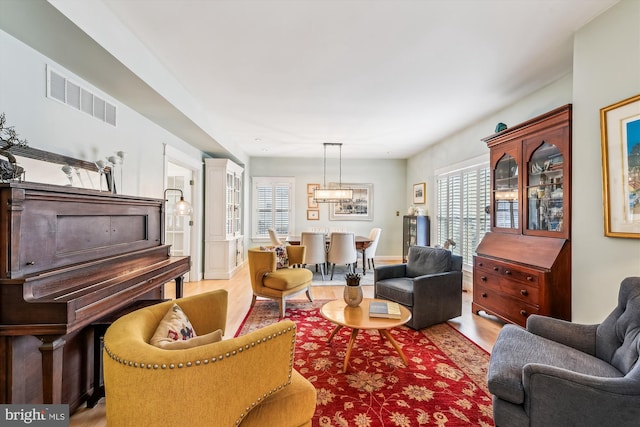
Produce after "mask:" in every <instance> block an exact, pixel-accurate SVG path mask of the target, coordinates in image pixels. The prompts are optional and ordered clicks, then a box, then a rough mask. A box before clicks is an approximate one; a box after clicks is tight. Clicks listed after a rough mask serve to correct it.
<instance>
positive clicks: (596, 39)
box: [572, 0, 640, 323]
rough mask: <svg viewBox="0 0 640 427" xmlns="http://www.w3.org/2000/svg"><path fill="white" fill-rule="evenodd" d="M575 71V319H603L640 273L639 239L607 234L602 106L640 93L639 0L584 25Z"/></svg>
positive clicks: (627, 0)
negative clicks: (631, 278)
mask: <svg viewBox="0 0 640 427" xmlns="http://www.w3.org/2000/svg"><path fill="white" fill-rule="evenodd" d="M574 46H575V47H574V72H573V76H574V77H573V102H574V107H573V183H574V187H573V200H572V203H573V205H572V209H573V217H572V225H573V290H572V292H573V320H574V321H577V322H583V323H598V322H600V321H601V320H602V319H603V318H604V317H605V316H606V315H607V314H608V313H609V312H610V311H611V309H612V308H613V307H614V306H615V305H616V302H617V296H618V288H619V285H620V281H621V280H622V279H623V278H625V277H628V276H640V240H638V239H626V238H613V237H605V236H604V213H603V212H604V211H603V203H604V202H603V200H602V157H601V151H600V150H601V139H600V117H599V114H600V109H601V108H604V107H607V106H609V105H611V104H615V103H616V102H618V101H621V100H623V99H626V98H629V97H631V96H633V95H637V94H639V93H640V1H638V0H622V1H621V2H620V3H619V4H617V5H616V6H614V7H613V8H611V9H610V10H608V11H607V12H605V13H604V14H602V15H600V16H598V18H597V19H595V20H594V21H592V22H591V23H589V24H588V25H586V26H584V27H583V28H581V29H580V30H579V31H578V32H577V34H576V37H575V43H574Z"/></svg>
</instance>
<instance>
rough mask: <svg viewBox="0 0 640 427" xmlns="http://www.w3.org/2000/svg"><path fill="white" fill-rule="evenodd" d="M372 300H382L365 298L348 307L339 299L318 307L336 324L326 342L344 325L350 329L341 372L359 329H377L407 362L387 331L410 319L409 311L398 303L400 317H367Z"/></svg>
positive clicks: (343, 370)
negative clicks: (354, 305) (358, 303)
mask: <svg viewBox="0 0 640 427" xmlns="http://www.w3.org/2000/svg"><path fill="white" fill-rule="evenodd" d="M373 301H384V300H380V299H372V298H365V299H363V300H362V303H360V305H359V306H358V307H349V306H348V305H347V303H346V302H344V300H341V299H339V300H335V301H331V302H328V303H326V304H325V305H323V306H322V308H321V309H320V314H321V315H322V317H324V318H325V319H327V320H328V321H330V322H331V323H335V324H336V327H335V329H334V330H333V332H331V335H330V336H329V339H328V340H327V342H328V343H329V342H331V340H332V339H333V337H334V336H335V335H336V333H338V331H339V330H340V329H342V328H343V327H344V326H346V327H347V328H351V329H352V330H351V338H350V339H349V344H348V345H347V353H346V354H345V356H344V366H343V368H342V372H347V366H348V364H349V357H351V350H352V349H353V344H354V343H355V341H356V337H357V336H358V332H360V330H361V329H377V330H378V332H379V333H380V335H382V336H383V337H384V338H386V339H388V340H389V342H390V343H391V345H392V346H393V348H395V349H396V351H397V352H398V354H399V355H400V357H401V358H402V361H403V362H404V364H405V366H407V365H408V364H409V363H408V361H407V357H406V356H405V355H404V353H403V352H402V348H400V345H399V344H398V343H397V342H396V340H394V339H393V337H392V336H391V334H390V333H389V329H391V328H395V327H396V326H401V325H404V324H405V323H407V322H408V321H409V320H410V319H411V312H410V311H409V310H408V309H407V308H405V307H403V306H402V305H400V319H385V318H380V317H369V303H371V302H373Z"/></svg>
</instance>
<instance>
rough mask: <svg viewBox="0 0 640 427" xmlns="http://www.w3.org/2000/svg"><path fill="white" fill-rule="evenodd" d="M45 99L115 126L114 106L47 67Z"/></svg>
mask: <svg viewBox="0 0 640 427" xmlns="http://www.w3.org/2000/svg"><path fill="white" fill-rule="evenodd" d="M47 97H48V98H51V99H55V100H56V101H59V102H62V103H63V104H67V105H69V106H70V107H73V108H75V109H76V110H80V111H83V112H85V113H87V114H89V115H91V116H93V117H95V118H96V119H99V120H101V121H103V122H105V123H108V124H110V125H112V126H115V125H116V106H115V105H113V104H111V103H109V102H107V101H105V100H104V99H102V98H100V97H99V96H98V95H96V94H94V93H93V92H91V91H90V90H88V89H86V88H84V87H82V86H80V85H77V84H76V83H74V82H72V81H70V80H69V79H68V78H66V77H64V76H63V75H62V74H60V73H59V72H57V71H54V70H53V69H51V67H49V66H47Z"/></svg>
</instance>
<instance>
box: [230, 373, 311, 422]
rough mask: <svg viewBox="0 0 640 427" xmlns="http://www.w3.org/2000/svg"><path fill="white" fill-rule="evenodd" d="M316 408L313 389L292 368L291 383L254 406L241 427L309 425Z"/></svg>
mask: <svg viewBox="0 0 640 427" xmlns="http://www.w3.org/2000/svg"><path fill="white" fill-rule="evenodd" d="M315 407H316V389H315V387H314V386H313V385H312V384H311V383H310V382H309V381H307V380H306V379H305V378H304V377H303V376H302V375H301V374H300V373H298V371H296V370H295V369H293V370H291V382H290V383H289V384H287V385H286V386H285V387H283V388H281V389H279V390H278V392H277V393H269V395H268V396H267V397H266V398H265V399H263V400H262V403H260V404H259V405H256V406H255V407H253V408H252V409H251V410H250V411H249V413H248V414H247V416H246V417H245V418H244V420H242V422H241V423H240V427H263V426H285V425H288V426H303V425H304V426H307V425H309V426H310V425H311V421H309V420H311V418H312V417H313V414H314V412H315Z"/></svg>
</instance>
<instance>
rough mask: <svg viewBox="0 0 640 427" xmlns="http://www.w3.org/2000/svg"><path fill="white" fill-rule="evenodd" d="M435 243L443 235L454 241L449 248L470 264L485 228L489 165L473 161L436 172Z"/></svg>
mask: <svg viewBox="0 0 640 427" xmlns="http://www.w3.org/2000/svg"><path fill="white" fill-rule="evenodd" d="M437 198H438V200H437V218H436V221H437V225H436V233H437V237H436V239H437V243H436V244H438V245H443V244H444V242H445V241H446V240H447V239H452V240H453V241H454V242H456V247H455V248H454V249H453V250H452V251H453V253H454V254H456V255H461V256H462V257H463V263H464V264H466V265H468V266H472V265H473V255H474V253H475V250H476V247H477V246H478V244H479V243H480V240H481V239H482V237H483V236H484V234H485V233H486V232H487V231H488V230H489V227H490V221H489V215H488V214H487V213H486V212H485V207H486V206H487V204H488V203H489V167H488V165H486V164H481V165H475V166H473V167H469V168H464V169H460V170H456V171H452V172H448V173H442V174H440V175H438V180H437Z"/></svg>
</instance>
